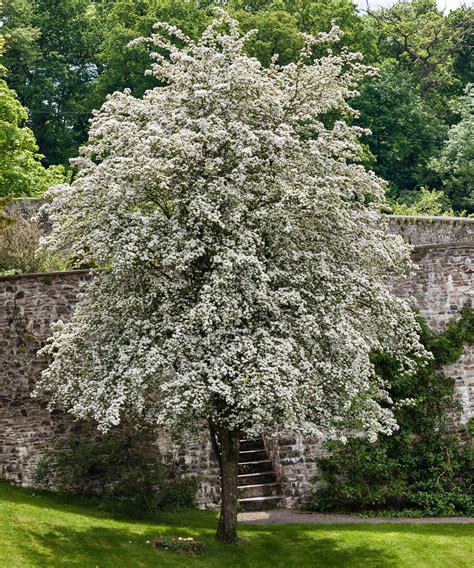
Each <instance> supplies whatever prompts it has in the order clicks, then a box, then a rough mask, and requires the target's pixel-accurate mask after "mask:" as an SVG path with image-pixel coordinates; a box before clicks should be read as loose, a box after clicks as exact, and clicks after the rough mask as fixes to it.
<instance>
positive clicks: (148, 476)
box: [35, 424, 197, 515]
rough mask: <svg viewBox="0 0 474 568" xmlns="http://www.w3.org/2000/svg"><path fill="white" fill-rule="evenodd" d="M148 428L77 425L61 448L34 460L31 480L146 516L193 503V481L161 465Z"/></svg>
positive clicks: (152, 436)
mask: <svg viewBox="0 0 474 568" xmlns="http://www.w3.org/2000/svg"><path fill="white" fill-rule="evenodd" d="M156 439H157V436H156V431H155V429H153V428H152V427H145V426H137V425H132V424H129V425H126V426H124V427H120V428H115V429H113V430H111V431H110V432H109V433H107V434H104V435H101V434H99V433H98V432H97V431H96V430H95V428H94V427H93V426H92V425H89V424H82V425H81V427H80V428H79V429H77V430H76V431H74V432H72V433H71V434H70V435H69V437H68V440H67V443H66V444H63V447H57V448H53V449H52V450H50V451H49V452H48V453H47V454H46V455H45V456H44V457H43V458H42V460H41V461H40V462H39V464H38V466H37V469H36V473H35V482H36V483H37V485H39V486H40V487H43V488H50V489H57V490H59V491H62V492H66V493H74V494H78V495H82V496H98V497H100V498H101V500H102V504H103V506H104V507H106V508H108V509H113V510H117V511H121V512H126V513H130V514H140V515H144V514H145V515H150V514H153V513H154V512H156V511H159V510H162V509H168V508H190V507H193V506H195V493H196V489H197V480H196V479H195V478H188V479H175V475H174V471H173V468H172V467H170V466H167V465H164V464H163V463H162V460H161V458H160V455H159V452H158V449H157V448H156Z"/></svg>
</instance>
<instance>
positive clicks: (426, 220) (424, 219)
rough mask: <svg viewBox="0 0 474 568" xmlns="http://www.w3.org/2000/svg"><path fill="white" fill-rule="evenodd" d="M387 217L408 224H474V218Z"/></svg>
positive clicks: (431, 216)
mask: <svg viewBox="0 0 474 568" xmlns="http://www.w3.org/2000/svg"><path fill="white" fill-rule="evenodd" d="M385 217H387V219H392V220H393V221H401V222H406V223H410V222H412V223H413V222H414V223H419V222H422V223H423V222H424V223H437V222H438V221H443V222H445V223H474V217H443V216H441V215H439V216H433V215H385Z"/></svg>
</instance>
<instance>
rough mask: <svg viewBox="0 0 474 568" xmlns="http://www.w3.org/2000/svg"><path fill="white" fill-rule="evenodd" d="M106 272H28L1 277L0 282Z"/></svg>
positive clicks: (83, 269)
mask: <svg viewBox="0 0 474 568" xmlns="http://www.w3.org/2000/svg"><path fill="white" fill-rule="evenodd" d="M102 270H105V269H104V268H81V269H77V270H58V271H56V272H27V273H25V274H6V275H4V276H0V282H4V281H5V280H16V279H18V278H51V277H52V276H53V277H54V276H70V275H74V274H90V273H92V272H98V271H102Z"/></svg>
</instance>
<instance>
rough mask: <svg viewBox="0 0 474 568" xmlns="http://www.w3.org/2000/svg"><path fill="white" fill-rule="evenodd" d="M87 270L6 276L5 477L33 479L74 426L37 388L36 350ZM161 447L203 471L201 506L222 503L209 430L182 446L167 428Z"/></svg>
mask: <svg viewBox="0 0 474 568" xmlns="http://www.w3.org/2000/svg"><path fill="white" fill-rule="evenodd" d="M88 279H89V276H88V271H87V270H77V271H71V272H59V273H48V274H30V275H24V276H9V277H3V278H0V479H5V480H8V481H10V482H13V483H18V484H22V485H29V484H31V483H32V481H33V474H34V471H35V468H36V465H37V463H38V461H39V460H40V458H41V456H42V454H43V453H44V451H45V450H47V449H48V448H51V447H52V445H53V443H54V441H55V440H57V439H58V438H60V437H64V436H66V435H67V433H68V432H69V431H70V430H71V428H73V427H74V423H73V420H72V419H71V417H70V416H69V415H67V414H65V413H64V412H61V411H60V410H55V411H53V412H49V411H48V410H47V409H46V404H47V401H46V400H45V399H44V398H40V399H32V398H31V392H32V390H33V388H34V385H35V382H36V380H37V379H38V377H39V375H40V373H41V371H42V369H44V367H45V364H46V362H45V360H43V359H41V358H40V357H37V356H36V352H37V350H38V349H39V348H40V347H41V346H42V345H43V344H44V341H45V340H46V338H47V337H48V335H49V332H50V324H51V322H53V321H56V320H58V319H62V320H65V321H66V320H67V319H68V318H69V316H70V314H71V312H72V310H73V308H74V305H75V303H76V301H77V295H78V292H80V290H81V288H82V287H83V286H84V285H85V284H86V282H87V281H88ZM157 448H158V450H159V452H160V455H161V456H162V458H163V459H164V461H166V462H168V463H172V464H174V465H175V466H176V468H177V471H178V473H179V474H180V475H182V476H184V477H186V476H190V475H199V476H200V477H201V478H202V480H201V482H200V485H199V489H198V494H197V500H198V503H199V504H200V505H201V506H212V505H215V504H217V503H218V501H219V493H218V485H219V483H218V481H219V477H218V468H217V464H216V463H215V461H214V458H213V455H212V450H211V445H210V441H209V439H208V437H207V436H206V435H200V436H195V437H194V438H192V439H189V440H188V442H187V444H186V445H185V446H182V447H178V446H176V445H175V444H173V443H172V441H171V439H170V437H169V435H167V433H166V432H164V431H161V432H160V433H159V436H158V440H157Z"/></svg>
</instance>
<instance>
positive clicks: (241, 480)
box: [237, 470, 276, 487]
mask: <svg viewBox="0 0 474 568" xmlns="http://www.w3.org/2000/svg"><path fill="white" fill-rule="evenodd" d="M237 479H238V481H237V483H238V484H239V487H241V486H243V485H258V484H262V483H273V482H275V481H276V476H275V472H274V471H273V470H268V471H261V472H259V473H244V474H243V475H239V476H238V477H237Z"/></svg>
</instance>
